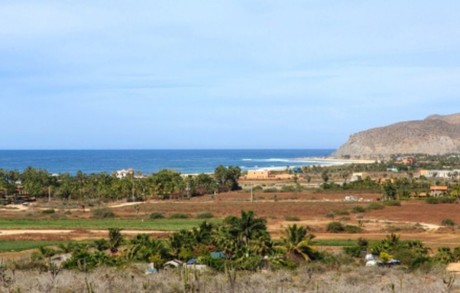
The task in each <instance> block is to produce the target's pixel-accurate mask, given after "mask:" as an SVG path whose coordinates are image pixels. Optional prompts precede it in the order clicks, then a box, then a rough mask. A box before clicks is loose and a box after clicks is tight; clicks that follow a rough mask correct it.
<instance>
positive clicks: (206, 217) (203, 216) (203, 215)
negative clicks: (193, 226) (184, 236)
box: [195, 212, 214, 219]
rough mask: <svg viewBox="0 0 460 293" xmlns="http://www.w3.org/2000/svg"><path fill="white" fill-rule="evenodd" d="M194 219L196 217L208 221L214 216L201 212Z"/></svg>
mask: <svg viewBox="0 0 460 293" xmlns="http://www.w3.org/2000/svg"><path fill="white" fill-rule="evenodd" d="M195 217H196V218H197V219H210V218H213V217H214V215H213V214H211V213H210V212H202V213H198V214H196V216H195Z"/></svg>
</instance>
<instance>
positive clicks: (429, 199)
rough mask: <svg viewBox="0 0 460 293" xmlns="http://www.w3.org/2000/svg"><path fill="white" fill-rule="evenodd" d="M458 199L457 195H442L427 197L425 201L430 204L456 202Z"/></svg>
mask: <svg viewBox="0 0 460 293" xmlns="http://www.w3.org/2000/svg"><path fill="white" fill-rule="evenodd" d="M456 200H457V198H455V197H450V196H441V197H432V196H430V197H427V198H425V202H426V203H429V204H440V203H454V202H455V201H456Z"/></svg>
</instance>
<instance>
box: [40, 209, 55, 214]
mask: <svg viewBox="0 0 460 293" xmlns="http://www.w3.org/2000/svg"><path fill="white" fill-rule="evenodd" d="M55 212H56V211H55V210H54V209H46V210H43V211H42V214H46V215H49V214H54V213H55Z"/></svg>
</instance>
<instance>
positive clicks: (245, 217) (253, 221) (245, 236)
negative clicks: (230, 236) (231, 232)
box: [236, 211, 268, 245]
mask: <svg viewBox="0 0 460 293" xmlns="http://www.w3.org/2000/svg"><path fill="white" fill-rule="evenodd" d="M236 228H237V231H238V234H239V235H238V236H239V237H238V238H239V239H240V240H241V241H242V242H243V243H244V244H245V245H248V244H249V241H250V240H251V239H255V238H257V237H260V236H262V235H266V234H268V233H267V226H266V220H265V219H262V218H256V217H255V216H254V212H253V211H247V212H245V211H241V219H239V221H238V226H237V227H236Z"/></svg>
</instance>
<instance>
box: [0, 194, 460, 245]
mask: <svg viewBox="0 0 460 293" xmlns="http://www.w3.org/2000/svg"><path fill="white" fill-rule="evenodd" d="M348 194H349V193H315V192H303V193H276V194H275V193H256V194H255V196H254V199H255V200H254V202H250V194H249V193H248V192H233V193H226V194H219V195H218V196H216V197H214V198H213V197H210V196H203V197H197V198H193V199H191V200H181V201H178V200H175V201H148V202H142V203H138V204H133V203H129V204H126V203H122V202H120V203H114V204H110V205H109V206H110V207H111V208H112V210H113V211H114V212H115V214H116V215H117V217H122V218H145V219H147V218H148V216H149V215H150V214H151V213H152V212H158V213H162V214H164V215H165V216H166V217H168V216H169V215H171V214H173V213H184V214H189V215H190V216H191V217H194V216H195V215H196V214H197V213H201V212H210V213H212V214H213V215H214V217H218V218H223V217H226V216H229V215H235V216H237V215H239V214H240V212H241V210H253V211H254V212H255V213H256V215H257V216H260V217H265V218H266V219H267V221H268V227H269V230H270V232H271V233H272V234H273V236H274V237H280V236H281V233H282V231H283V230H284V229H285V227H287V225H289V224H292V223H297V224H300V225H308V226H310V227H311V228H312V230H313V231H314V234H315V235H316V236H317V239H357V238H359V237H364V238H367V239H382V238H384V237H385V236H386V235H388V234H389V233H390V232H394V233H397V234H399V235H400V236H401V238H402V239H420V240H422V241H424V242H426V244H427V245H429V246H431V247H432V248H437V247H440V246H449V247H454V246H458V245H459V243H460V233H459V230H458V229H457V228H446V227H441V226H440V225H441V221H442V220H443V219H446V218H450V219H452V220H453V221H454V222H455V223H460V213H459V211H460V205H458V204H438V205H432V204H426V203H425V202H424V201H418V200H410V201H403V202H402V205H401V206H396V207H393V206H387V207H385V208H384V209H381V210H372V211H366V212H365V213H361V214H354V213H351V212H350V211H351V209H352V208H353V207H355V206H362V207H364V208H365V207H367V206H368V205H369V203H370V202H371V201H375V200H376V199H377V198H378V197H379V196H380V195H379V194H365V193H364V194H354V195H355V196H356V197H357V198H359V199H360V200H359V201H358V202H344V201H343V199H344V196H345V195H348ZM54 205H55V206H54V208H56V212H57V213H64V212H63V210H59V206H57V205H56V204H54ZM137 205H138V208H137V207H136V206H137ZM48 207H49V206H48V204H47V203H36V204H34V205H32V206H30V207H27V208H21V209H11V208H9V209H2V210H0V215H1V217H2V218H25V217H30V216H31V214H32V217H33V216H34V215H33V214H34V213H35V214H38V215H39V214H40V213H39V211H40V210H43V209H46V208H48ZM334 212H335V213H336V216H335V217H334V218H331V217H330V216H329V217H326V215H327V214H331V213H334ZM347 213H348V214H347ZM39 216H40V215H39ZM287 216H290V217H294V218H298V221H295V222H294V221H287V220H286V217H287ZM66 217H67V218H76V219H79V218H88V217H91V212H90V211H89V210H88V208H86V212H84V213H83V212H79V211H78V209H75V210H73V211H72V213H71V214H70V215H66ZM291 220H292V219H291ZM337 220H338V221H341V222H343V223H344V224H349V225H360V226H361V227H362V228H363V229H364V232H363V233H358V234H346V233H340V234H331V233H326V225H327V224H328V223H329V222H331V221H337ZM137 232H139V231H124V233H126V234H135V233H137ZM142 232H147V233H150V234H152V235H154V236H155V237H161V236H165V235H166V234H167V232H158V231H142ZM139 233H140V232H139ZM105 235H106V231H98V230H83V229H81V230H48V231H45V230H34V231H27V230H17V231H12V230H8V231H7V230H3V231H0V239H40V240H48V239H49V240H61V239H85V238H86V239H87V238H92V239H94V238H99V237H104V236H105Z"/></svg>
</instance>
